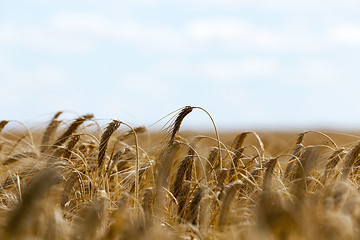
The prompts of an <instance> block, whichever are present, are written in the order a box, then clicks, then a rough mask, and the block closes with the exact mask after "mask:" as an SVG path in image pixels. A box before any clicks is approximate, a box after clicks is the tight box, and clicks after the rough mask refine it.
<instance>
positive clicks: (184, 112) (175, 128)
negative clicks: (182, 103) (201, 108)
mask: <svg viewBox="0 0 360 240" xmlns="http://www.w3.org/2000/svg"><path fill="white" fill-rule="evenodd" d="M192 110H193V107H191V106H186V107H184V108H183V109H182V110H181V111H180V113H179V114H178V115H177V117H176V119H175V121H174V123H173V124H172V132H171V137H170V140H169V145H171V144H172V143H173V142H174V139H175V135H176V133H177V132H178V131H179V129H180V126H181V123H182V121H183V120H184V118H185V117H186V115H188V114H189V113H191V111H192Z"/></svg>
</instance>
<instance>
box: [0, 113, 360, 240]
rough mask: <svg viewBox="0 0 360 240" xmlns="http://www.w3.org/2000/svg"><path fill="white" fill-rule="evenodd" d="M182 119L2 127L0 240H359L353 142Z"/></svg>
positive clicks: (358, 148) (349, 137) (358, 146)
mask: <svg viewBox="0 0 360 240" xmlns="http://www.w3.org/2000/svg"><path fill="white" fill-rule="evenodd" d="M193 110H200V111H201V110H203V111H205V110H204V109H200V108H198V109H195V108H194V107H189V106H187V107H184V108H182V109H180V110H179V111H177V112H175V113H174V114H173V118H172V119H171V120H170V122H169V123H167V124H166V126H165V128H164V129H163V130H161V131H158V132H152V131H149V130H148V129H146V128H145V127H137V126H134V127H133V126H131V125H128V124H127V123H123V122H121V121H120V120H110V121H109V122H107V124H106V125H104V126H102V125H100V124H99V123H98V122H97V121H96V120H94V117H93V116H92V115H91V114H87V115H84V116H81V117H78V118H76V119H72V120H64V119H62V113H61V112H59V113H57V114H56V115H55V116H54V117H53V119H51V120H49V122H46V123H42V124H41V126H38V128H37V129H35V130H32V129H28V128H27V126H25V125H23V124H22V123H20V122H16V121H6V120H3V121H1V122H0V160H1V167H0V239H64V240H65V239H103V240H106V239H157V240H161V239H166V240H170V239H226V240H230V239H360V194H359V190H358V189H359V184H358V182H359V177H360V172H359V167H360V158H359V153H360V141H359V138H360V137H358V136H357V135H356V134H349V133H342V134H341V133H326V132H319V131H305V132H299V133H280V132H277V133H271V132H258V133H255V132H226V133H222V132H221V130H219V129H216V127H215V123H214V131H213V132H209V133H199V134H194V132H196V130H194V131H193V132H191V133H190V132H183V131H180V130H181V124H182V121H183V120H184V119H185V118H191V112H192V111H193ZM209 119H210V120H209V121H212V119H211V118H209ZM10 126H11V127H10ZM14 126H15V127H14Z"/></svg>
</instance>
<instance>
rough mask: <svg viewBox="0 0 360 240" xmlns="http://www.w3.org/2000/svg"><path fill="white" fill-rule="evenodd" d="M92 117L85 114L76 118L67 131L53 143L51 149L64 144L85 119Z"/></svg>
mask: <svg viewBox="0 0 360 240" xmlns="http://www.w3.org/2000/svg"><path fill="white" fill-rule="evenodd" d="M93 117H94V115H92V114H86V115H84V116H82V117H79V118H77V119H76V120H75V121H74V122H72V123H71V125H70V126H69V127H68V129H67V130H66V131H65V132H64V133H63V134H62V135H61V136H60V137H59V138H58V139H57V140H56V141H55V143H54V144H53V146H52V147H53V148H57V147H59V146H61V145H62V144H63V143H64V142H66V140H68V138H69V137H70V136H71V134H72V133H73V132H75V131H76V129H77V128H78V127H79V126H80V125H81V124H83V123H84V122H85V121H86V120H87V119H91V118H93Z"/></svg>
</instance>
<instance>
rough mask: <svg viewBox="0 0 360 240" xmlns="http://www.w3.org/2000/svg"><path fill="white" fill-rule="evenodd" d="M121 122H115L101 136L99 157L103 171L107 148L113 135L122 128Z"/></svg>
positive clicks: (99, 163) (99, 166) (99, 164)
mask: <svg viewBox="0 0 360 240" xmlns="http://www.w3.org/2000/svg"><path fill="white" fill-rule="evenodd" d="M120 124H121V122H120V121H118V120H113V121H112V122H111V123H109V125H108V126H107V127H106V130H105V132H104V133H103V134H102V136H101V140H100V144H99V155H98V168H99V169H101V166H102V165H103V161H104V157H105V153H106V148H107V145H108V142H109V140H110V137H111V135H112V134H113V133H114V132H115V131H116V130H117V129H118V128H119V127H120Z"/></svg>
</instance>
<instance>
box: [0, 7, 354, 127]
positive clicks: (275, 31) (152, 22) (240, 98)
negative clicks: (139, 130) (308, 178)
mask: <svg viewBox="0 0 360 240" xmlns="http://www.w3.org/2000/svg"><path fill="white" fill-rule="evenodd" d="M0 83H1V93H0V109H1V110H0V120H2V119H15V120H20V121H23V122H25V123H28V122H44V121H48V120H49V119H50V118H51V117H52V116H53V115H54V114H55V113H56V112H57V111H60V110H63V111H65V112H66V113H67V114H68V115H67V116H68V117H69V118H71V117H73V118H74V117H76V116H78V115H82V114H86V113H94V115H95V117H96V118H97V119H119V120H121V121H124V122H127V123H129V124H130V125H133V126H138V125H145V126H149V125H151V124H152V123H154V122H156V121H157V120H159V119H161V118H162V117H164V116H166V115H167V114H169V113H171V112H172V111H174V110H177V109H179V108H181V107H184V106H187V105H190V106H199V107H202V108H204V109H206V110H207V111H208V112H209V113H210V114H211V115H212V117H213V119H214V121H215V122H216V124H217V125H218V127H219V128H220V129H243V130H247V129H254V128H255V129H256V128H258V129H283V130H292V129H297V128H316V129H321V128H338V129H360V110H359V107H358V106H359V102H360V94H359V90H360V1H358V0H342V1H332V0H301V1H300V0H293V1H285V0H207V1H205V0H191V1H189V0H182V1H175V0H174V1H163V0H132V1H121V0H102V1H95V0H71V1H70V0H61V1H60V0H32V1H26V0H11V1H1V2H0ZM167 119H169V117H168V118H167ZM165 122H166V119H165ZM165 122H163V123H165ZM184 126H185V127H187V128H194V129H200V128H207V127H208V128H211V121H210V120H209V118H208V117H207V115H206V114H205V113H204V112H202V111H200V110H198V109H196V110H194V111H193V113H191V114H190V115H189V116H188V117H187V118H186V120H185V121H184ZM160 127H161V124H160Z"/></svg>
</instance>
